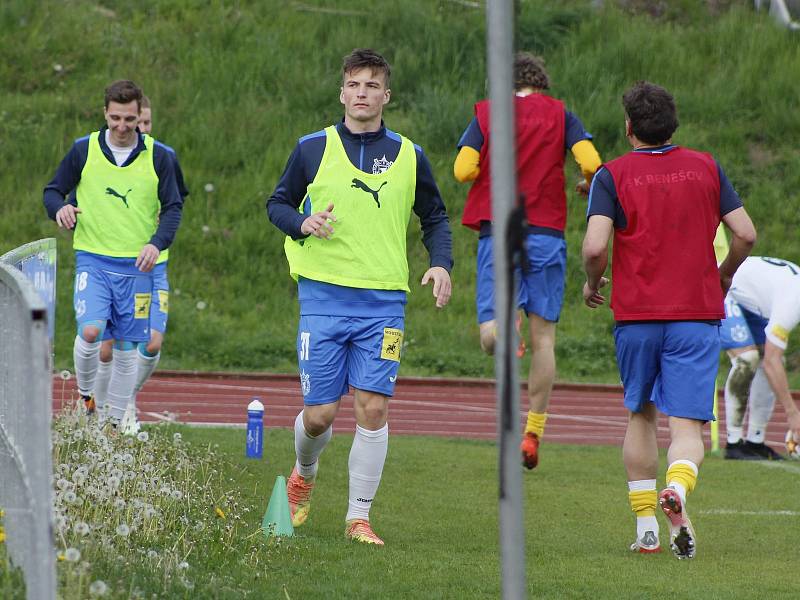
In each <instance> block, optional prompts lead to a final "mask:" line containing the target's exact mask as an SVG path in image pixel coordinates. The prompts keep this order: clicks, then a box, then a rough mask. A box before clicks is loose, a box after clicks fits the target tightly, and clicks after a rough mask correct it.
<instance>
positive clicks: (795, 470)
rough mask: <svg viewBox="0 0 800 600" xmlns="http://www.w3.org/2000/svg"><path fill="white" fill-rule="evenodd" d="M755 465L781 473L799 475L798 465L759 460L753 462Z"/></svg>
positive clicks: (799, 466)
mask: <svg viewBox="0 0 800 600" xmlns="http://www.w3.org/2000/svg"><path fill="white" fill-rule="evenodd" d="M755 463H756V464H757V465H761V466H762V467H767V468H768V469H782V470H783V471H789V472H790V473H795V474H796V475H800V465H790V464H787V463H786V462H783V461H776V460H759V461H755Z"/></svg>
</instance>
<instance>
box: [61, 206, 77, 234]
mask: <svg viewBox="0 0 800 600" xmlns="http://www.w3.org/2000/svg"><path fill="white" fill-rule="evenodd" d="M79 212H81V209H80V208H78V207H77V206H73V205H72V204H65V205H64V206H62V207H61V208H59V209H58V212H57V213H56V223H58V226H59V227H64V228H65V229H74V228H75V224H76V223H77V222H78V213H79Z"/></svg>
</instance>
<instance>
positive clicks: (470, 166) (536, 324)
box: [453, 52, 600, 469]
mask: <svg viewBox="0 0 800 600" xmlns="http://www.w3.org/2000/svg"><path fill="white" fill-rule="evenodd" d="M514 82H515V83H514V87H515V90H516V95H515V98H514V102H515V116H516V148H517V182H518V188H519V193H520V194H521V195H523V196H524V197H525V213H526V217H527V222H528V231H527V235H526V237H525V251H526V258H527V263H528V269H527V270H526V272H524V273H523V272H521V271H518V272H517V274H516V278H517V281H518V298H517V305H518V306H519V307H520V309H522V310H524V311H525V313H526V314H527V315H528V322H529V325H530V337H531V367H530V373H529V375H528V401H529V411H528V418H527V422H526V424H525V432H524V435H523V439H522V445H521V452H522V464H523V465H525V466H526V467H527V468H528V469H533V468H534V467H535V466H536V465H537V463H538V460H539V442H540V440H541V438H542V435H543V434H544V426H545V420H546V418H547V414H546V411H547V405H548V403H549V401H550V391H551V389H552V387H553V379H554V378H555V372H556V360H555V350H554V348H555V335H556V323H557V322H558V318H559V315H560V313H561V306H562V303H563V298H564V277H565V273H566V267H567V245H566V243H565V241H564V226H565V225H566V222H567V197H566V194H565V193H564V185H565V179H564V156H565V154H566V151H567V150H571V151H572V154H573V156H574V157H575V160H576V162H577V163H578V165H579V166H580V168H581V172H582V173H583V176H584V180H583V181H582V182H581V183H580V184H578V189H579V191H582V192H583V193H584V194H585V193H587V192H588V190H589V181H591V179H592V176H593V175H594V172H595V171H596V170H597V168H598V167H599V166H600V156H599V155H598V154H597V150H595V147H594V145H593V144H592V142H591V138H592V136H591V135H590V134H588V133H586V131H585V130H584V129H583V124H582V123H581V121H580V119H578V117H576V116H575V115H574V114H572V113H571V112H569V111H568V110H566V109H565V108H564V103H563V102H561V100H557V99H556V98H552V97H550V96H548V95H547V94H546V93H545V92H546V90H547V89H548V88H549V87H550V80H549V78H548V76H547V72H546V71H545V68H544V63H543V61H542V59H541V58H539V57H537V56H533V55H531V54H528V53H525V52H522V53H519V54H517V56H516V57H515V60H514ZM490 144H491V126H490V123H489V101H487V100H482V101H481V102H478V103H477V104H476V105H475V118H474V119H473V120H472V122H471V123H470V125H469V127H467V130H466V131H465V132H464V134H463V135H462V136H461V140H460V141H459V143H458V147H459V152H458V157H457V158H456V162H455V166H454V169H453V172H454V175H455V177H456V179H457V180H458V181H461V182H467V181H473V184H472V187H471V188H470V191H469V195H468V196H467V203H466V205H465V206H464V214H463V217H462V219H461V222H462V223H463V224H464V225H465V226H467V227H469V228H471V229H474V230H476V231H478V232H479V237H478V256H477V263H478V264H477V275H476V290H475V292H476V293H475V295H476V304H477V309H478V324H479V327H480V338H481V347H482V348H483V349H484V351H485V352H487V353H488V354H493V353H494V344H495V330H496V325H495V317H494V261H493V257H492V235H491V234H492V206H491V197H490V187H491V165H490V162H489V146H490ZM523 348H524V346H523Z"/></svg>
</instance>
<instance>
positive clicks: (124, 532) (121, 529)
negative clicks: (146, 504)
mask: <svg viewBox="0 0 800 600" xmlns="http://www.w3.org/2000/svg"><path fill="white" fill-rule="evenodd" d="M115 531H116V532H117V535H118V536H120V537H128V534H130V532H131V528H130V527H128V525H126V524H125V523H120V524H119V525H117V528H116V530H115Z"/></svg>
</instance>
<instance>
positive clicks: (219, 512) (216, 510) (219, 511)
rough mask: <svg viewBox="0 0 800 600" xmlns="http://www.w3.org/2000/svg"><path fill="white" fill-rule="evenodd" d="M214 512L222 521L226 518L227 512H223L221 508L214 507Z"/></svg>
mask: <svg viewBox="0 0 800 600" xmlns="http://www.w3.org/2000/svg"><path fill="white" fill-rule="evenodd" d="M214 512H215V513H216V515H217V516H218V517H219V518H220V519H224V518H225V511H223V510H222V509H221V508H220V507H219V506H215V507H214Z"/></svg>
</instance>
